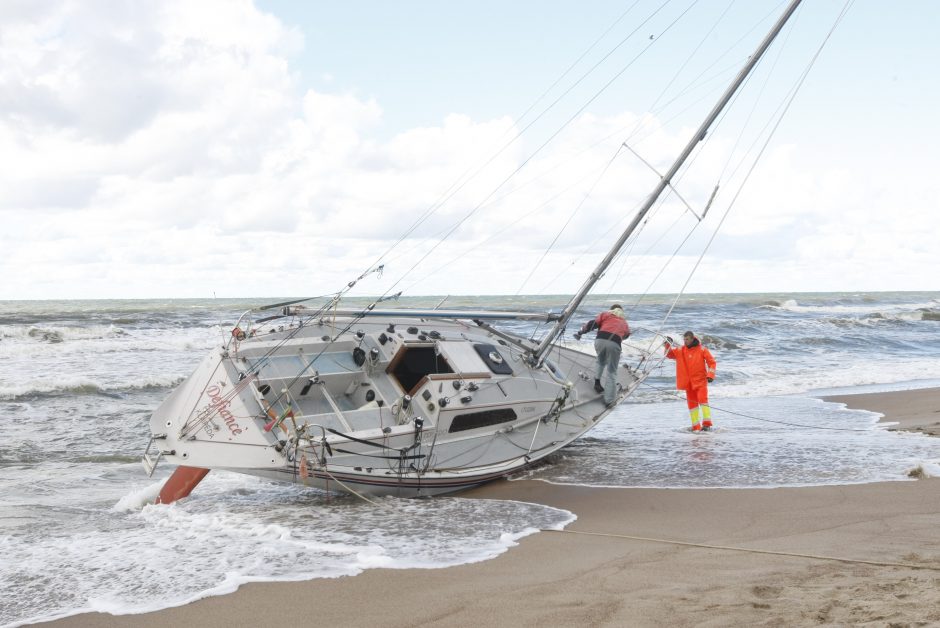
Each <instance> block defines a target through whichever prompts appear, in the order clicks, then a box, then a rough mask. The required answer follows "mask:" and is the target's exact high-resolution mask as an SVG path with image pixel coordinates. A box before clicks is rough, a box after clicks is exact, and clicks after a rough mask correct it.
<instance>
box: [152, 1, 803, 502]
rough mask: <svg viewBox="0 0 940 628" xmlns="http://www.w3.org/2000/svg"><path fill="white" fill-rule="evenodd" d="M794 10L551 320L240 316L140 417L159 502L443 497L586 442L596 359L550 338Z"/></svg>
mask: <svg viewBox="0 0 940 628" xmlns="http://www.w3.org/2000/svg"><path fill="white" fill-rule="evenodd" d="M799 3H800V0H794V1H792V2H791V3H790V4H789V5H788V7H787V8H786V9H785V11H784V12H783V14H782V15H781V16H780V17H779V18H778V20H777V21H776V23H775V24H774V25H773V27H772V29H771V30H770V32H769V33H767V35H766V36H765V37H764V39H763V40H762V41H761V42H760V45H759V46H758V47H757V49H756V51H755V52H754V53H753V54H752V55H751V56H750V57H749V59H748V60H747V62H746V63H745V64H744V66H743V67H742V68H741V70H740V71H739V72H738V74H737V75H736V77H735V78H734V80H733V81H732V83H731V84H730V85H729V86H728V87H727V89H726V90H725V91H724V93H723V94H722V96H721V97H720V98H719V99H718V102H717V103H716V104H715V105H714V107H713V108H712V109H711V111H710V112H709V113H708V115H707V116H706V118H705V120H704V121H703V122H702V123H701V125H700V127H699V128H698V130H697V131H696V132H695V133H694V134H693V136H692V138H691V140H690V141H689V142H688V144H687V145H686V146H685V148H684V149H683V150H682V152H681V153H680V154H679V155H678V156H677V157H676V159H675V161H674V162H673V164H672V166H671V167H670V168H669V169H668V170H667V171H666V172H665V173H664V174H662V175H661V178H660V180H659V182H658V183H657V184H656V185H655V187H654V188H653V190H652V191H651V192H650V193H649V195H648V196H647V198H646V200H645V201H644V202H643V204H642V205H641V207H640V209H639V210H638V211H637V213H636V215H635V216H634V217H633V219H632V220H631V221H630V223H629V225H627V227H626V229H625V230H624V231H623V233H622V234H621V236H620V237H619V238H618V240H617V241H616V243H615V244H614V245H613V247H611V249H610V250H609V252H608V253H607V254H606V255H605V256H604V258H603V259H602V260H601V261H600V263H599V264H598V265H597V267H596V268H595V269H594V271H593V272H592V273H591V274H590V275H589V276H588V277H587V278H586V279H585V280H584V282H583V284H582V285H581V287H580V289H579V290H578V291H577V293H575V294H574V295H573V296H572V297H571V298H570V300H569V301H568V303H567V304H566V305H565V307H564V308H563V309H562V310H561V311H560V312H558V313H547V314H542V313H531V312H498V311H489V310H485V309H476V310H474V309H466V310H454V309H438V308H433V309H423V310H421V309H387V308H384V307H382V306H381V305H382V304H381V300H376V301H374V302H373V303H371V304H369V305H368V306H366V307H362V308H349V307H344V306H343V303H342V302H341V296H342V294H343V293H339V294H337V295H336V296H335V297H334V298H333V299H331V300H330V301H329V302H327V303H326V304H325V305H322V306H321V307H318V308H315V307H309V306H306V305H303V304H302V303H296V302H295V303H285V304H276V305H277V310H276V311H277V314H276V315H275V316H274V317H263V318H261V319H258V320H255V319H254V315H255V314H257V313H258V312H253V311H250V312H246V313H245V314H244V315H243V316H242V318H241V319H239V321H238V322H237V323H236V324H235V325H234V327H233V328H232V329H231V330H230V334H227V339H226V341H225V342H224V344H222V345H220V346H218V347H216V348H214V349H213V350H212V351H211V352H210V353H209V355H207V356H206V357H205V358H204V359H203V360H202V362H201V363H200V364H199V366H198V367H197V368H196V370H195V372H193V373H192V375H190V376H189V377H188V378H187V379H186V380H185V381H183V382H182V383H181V384H180V385H179V386H178V387H177V388H176V389H175V390H174V391H173V392H172V393H171V394H170V395H169V397H168V398H167V399H166V400H164V401H163V402H162V403H161V404H160V406H159V407H158V408H157V409H156V411H155V412H154V413H153V415H152V417H151V419H150V429H151V438H150V442H149V443H148V446H147V449H146V451H145V453H144V457H143V464H144V466H145V468H146V470H147V472H148V473H149V474H151V475H152V474H153V472H154V469H155V468H156V466H157V465H158V464H159V463H169V464H174V465H177V468H176V470H175V471H174V472H173V473H172V474H171V476H170V477H169V479H168V480H167V481H166V483H165V484H164V486H163V488H162V490H161V492H160V496H159V498H158V502H161V503H170V502H172V501H175V500H177V499H180V498H182V497H185V496H186V495H188V494H189V493H190V491H191V490H193V488H194V487H195V486H196V485H197V484H198V483H199V482H200V481H201V480H202V478H203V477H205V475H206V474H207V473H208V472H209V471H210V470H225V471H233V472H238V473H245V474H250V475H255V476H260V477H262V478H268V479H271V480H278V481H284V482H295V483H302V484H305V485H309V486H314V487H318V488H321V489H326V490H339V491H348V492H352V493H358V494H371V495H396V496H402V497H415V496H430V495H437V494H442V493H449V492H453V491H457V490H461V489H466V488H469V487H473V486H477V485H480V484H482V483H485V482H489V481H491V480H495V479H497V478H503V477H506V476H508V475H510V474H513V473H517V472H519V471H521V470H523V469H526V468H528V467H530V466H532V465H535V464H537V463H538V462H539V461H541V460H543V459H544V458H545V457H546V456H549V455H551V454H553V453H554V452H557V451H558V450H560V449H562V448H563V447H565V446H567V445H569V444H570V443H571V442H572V441H574V440H576V439H578V438H579V437H581V436H582V435H584V434H585V433H586V432H588V431H589V430H591V429H592V428H593V427H594V426H596V425H597V424H598V423H599V422H600V421H601V420H603V419H604V418H605V417H606V416H608V415H609V414H610V412H611V411H612V410H613V406H612V405H608V404H607V403H605V401H604V398H603V396H602V395H601V394H599V393H598V392H596V391H595V389H594V386H593V378H594V368H595V357H594V356H593V355H590V354H588V353H584V352H582V351H580V350H578V349H577V348H574V347H571V346H567V345H566V344H564V343H562V342H560V340H559V338H560V337H561V336H562V334H563V332H564V330H565V329H566V326H567V325H568V324H569V322H570V321H571V319H572V317H573V316H574V314H575V313H576V311H577V310H578V307H579V306H580V305H581V304H582V302H583V301H584V299H585V297H586V296H587V295H588V294H589V292H590V291H591V289H592V288H593V287H594V285H595V284H596V283H597V282H598V281H599V280H600V279H601V277H603V276H604V273H605V272H606V271H607V269H608V267H609V266H610V265H611V263H612V262H613V260H614V259H615V257H616V256H617V254H618V253H619V252H620V251H621V249H622V248H623V246H624V244H625V243H626V242H627V240H628V239H629V238H630V237H631V235H632V234H633V233H634V232H635V230H636V229H637V227H638V226H639V225H640V224H641V222H642V221H643V219H644V218H645V216H646V215H647V213H648V212H649V211H650V209H651V208H652V207H653V206H654V205H655V204H656V202H657V201H658V200H659V198H660V196H661V195H662V194H663V193H664V192H665V191H666V190H667V189H668V188H669V187H670V186H671V184H672V180H673V177H675V176H676V174H677V172H678V171H679V169H680V168H681V167H682V165H683V164H684V163H685V162H686V160H687V159H688V158H689V156H690V155H691V154H692V152H693V150H694V149H695V148H696V146H697V145H698V144H699V143H700V142H701V141H702V140H703V139H704V138H705V137H706V134H707V133H708V131H709V129H710V128H711V126H712V125H713V124H714V123H715V121H716V119H717V118H718V116H719V115H720V114H721V112H722V111H723V110H724V109H725V107H726V106H727V105H728V103H729V101H730V100H731V99H732V97H733V96H734V95H735V93H736V92H737V91H738V90H739V89H740V87H741V86H742V84H743V83H744V82H745V79H746V78H747V77H748V75H749V74H750V73H751V71H752V70H753V68H754V67H755V66H756V65H757V63H758V61H759V60H760V59H761V57H762V56H763V55H764V53H765V52H766V51H767V49H768V47H769V46H770V45H771V43H772V42H773V41H774V39H775V38H776V37H777V35H778V34H779V33H780V31H781V29H782V28H783V27H784V25H785V24H786V22H787V21H788V20H789V19H790V17H791V16H792V15H793V12H794V11H795V10H796V8H797V6H798V5H799ZM379 270H381V268H380V267H379V268H372V269H369V271H367V273H364V275H363V276H365V274H368V273H370V272H375V271H379ZM361 278H362V277H360V279H361ZM352 283H355V282H352ZM352 283H351V284H350V286H351V285H352ZM272 321H277V322H276V324H275V323H272ZM511 321H535V322H538V323H540V324H541V325H545V326H546V329H547V331H546V332H545V333H544V335H543V336H542V337H541V338H538V339H531V338H528V337H525V336H523V335H520V334H518V333H513V332H511V331H508V330H506V329H501V328H500V325H501V324H504V323H506V322H511ZM660 345H661V342H652V343H650V348H649V349H647V350H643V349H636V348H635V347H634V348H633V349H632V351H626V352H625V354H624V355H625V359H624V360H623V362H622V364H621V365H620V368H619V369H618V370H617V375H616V388H617V390H616V395H615V398H616V403H620V402H622V401H623V400H624V399H626V398H628V397H629V396H630V395H631V394H633V393H634V391H635V390H636V389H637V387H638V386H639V385H640V384H641V383H642V382H643V381H644V380H645V379H646V377H647V376H648V375H649V374H650V372H651V371H652V370H653V369H654V368H656V367H657V366H658V365H659V364H660V363H661V361H662V351H661V348H660ZM614 405H616V404H614Z"/></svg>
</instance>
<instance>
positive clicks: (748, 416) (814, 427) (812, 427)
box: [642, 382, 873, 432]
mask: <svg viewBox="0 0 940 628" xmlns="http://www.w3.org/2000/svg"><path fill="white" fill-rule="evenodd" d="M642 385H643V386H646V387H647V388H651V389H653V390H658V391H660V392H664V393H666V394H667V395H672V396H673V397H675V398H676V399H682V398H683V397H682V395H680V394H679V392H678V391H675V390H672V389H671V388H660V387H659V386H653V385H652V384H647V383H646V382H643V384H642ZM708 405H709V406H710V407H711V409H712V410H718V411H719V412H725V413H727V414H733V415H734V416H739V417H744V418H746V419H754V420H755V421H763V422H764V423H776V424H777V425H786V426H788V427H804V428H806V429H809V430H828V431H830V432H871V431H873V430H872V429H871V428H857V427H830V426H827V425H805V424H803V423H787V422H786V421H774V420H773V419H762V418H761V417H759V416H754V415H753V414H744V413H743V412H735V411H734V410H728V409H727V408H719V407H718V406H716V405H715V404H713V403H710V404H708Z"/></svg>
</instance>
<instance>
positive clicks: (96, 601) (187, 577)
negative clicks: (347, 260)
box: [0, 471, 574, 624]
mask: <svg viewBox="0 0 940 628" xmlns="http://www.w3.org/2000/svg"><path fill="white" fill-rule="evenodd" d="M155 490H157V491H158V490H159V483H156V484H151V485H147V486H145V487H143V488H138V489H135V490H133V491H132V492H130V493H128V494H127V495H125V496H123V497H122V498H121V499H120V500H118V502H117V503H116V504H114V505H113V506H112V507H110V508H109V509H107V510H106V511H105V513H98V514H104V515H105V516H103V517H98V518H96V519H95V520H94V523H92V524H89V525H86V526H82V525H78V526H73V527H69V528H63V529H58V530H53V531H51V532H50V531H49V530H43V531H39V530H36V531H34V532H28V533H27V534H25V535H24V536H18V537H16V538H14V537H5V538H3V539H0V549H2V550H3V555H4V560H3V562H0V596H2V597H3V599H7V600H19V601H21V602H22V606H21V607H19V608H10V607H5V608H3V609H2V610H0V624H10V622H12V623H13V624H15V623H17V622H25V621H29V622H32V621H38V620H43V619H52V618H57V617H63V616H67V615H72V614H77V613H81V612H88V611H102V612H107V613H112V614H129V613H142V612H148V611H152V610H157V609H160V608H167V607H170V606H178V605H182V604H186V603H189V602H192V601H194V600H196V599H200V598H202V597H206V596H210V595H218V594H222V593H228V592H231V591H234V590H235V589H237V588H238V586H240V585H241V584H243V583H246V582H258V581H287V580H307V579H312V578H330V577H338V576H346V575H354V574H357V573H360V572H361V571H363V570H366V569H372V568H376V567H383V568H392V569H405V568H441V567H449V566H453V565H458V564H465V563H471V562H478V561H482V560H487V559H490V558H493V557H495V556H497V555H499V554H501V553H502V552H505V551H506V550H507V549H508V548H509V547H512V546H513V545H515V544H516V543H517V541H518V540H519V539H520V538H522V537H524V536H526V535H529V534H533V533H535V532H537V531H538V530H539V529H541V528H556V529H557V528H561V527H564V526H565V525H567V524H568V523H570V522H571V521H573V520H574V515H572V514H571V513H570V512H567V511H564V510H559V509H555V508H550V507H547V506H542V505H537V504H528V503H524V502H512V501H502V500H476V499H461V498H454V497H443V498H435V499H428V500H399V499H394V498H385V499H382V500H380V504H381V507H376V506H373V505H371V504H367V503H365V502H362V501H360V500H358V499H355V498H353V497H345V496H343V497H336V496H333V497H330V498H329V499H328V498H327V496H326V495H325V494H324V493H322V492H319V491H315V490H311V489H303V488H300V487H295V486H291V485H281V484H273V483H269V482H264V481H261V480H257V479H255V478H251V477H247V476H240V475H235V474H228V473H224V472H217V471H214V472H213V473H212V474H210V475H209V476H208V477H207V478H206V480H205V481H203V483H202V484H200V487H199V491H197V492H196V493H194V494H193V496H192V497H190V498H188V499H186V500H183V501H181V502H178V503H176V504H172V505H169V506H165V505H160V506H154V505H142V504H147V503H148V502H149V501H150V499H151V496H152V495H154V493H155ZM27 600H28V604H27V603H26V601H27Z"/></svg>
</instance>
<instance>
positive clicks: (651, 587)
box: [54, 389, 940, 628]
mask: <svg viewBox="0 0 940 628" xmlns="http://www.w3.org/2000/svg"><path fill="white" fill-rule="evenodd" d="M831 400H833V401H839V402H842V403H847V404H848V405H849V406H850V407H862V408H865V409H870V410H874V411H877V412H883V413H884V414H886V415H887V416H886V420H888V421H898V422H899V423H900V422H902V421H903V422H904V423H903V424H904V426H905V427H907V428H908V429H916V428H918V427H921V428H924V430H923V431H929V430H932V429H933V428H934V427H940V426H935V425H933V422H935V421H938V420H940V418H938V417H940V413H938V412H937V410H940V391H938V390H937V389H933V390H921V391H908V392H903V393H883V394H881V393H879V394H871V395H852V396H843V397H839V398H833V399H831ZM464 495H465V496H467V497H474V498H485V499H514V500H521V501H528V502H537V503H542V504H547V505H550V506H555V507H558V508H564V509H566V510H570V511H572V512H574V513H576V514H577V515H578V520H577V521H575V522H574V523H573V524H571V525H570V526H569V527H568V528H567V531H566V532H543V533H540V534H535V535H533V536H530V537H527V538H525V539H523V540H522V541H520V543H519V545H518V546H517V547H514V548H512V549H510V550H509V551H507V552H506V553H504V554H502V555H501V556H499V557H497V558H495V559H493V560H489V561H485V562H481V563H475V564H471V565H462V566H459V567H450V568H446V569H434V570H412V569H409V570H389V569H374V570H369V571H366V572H364V573H362V574H360V575H358V576H354V577H345V578H337V579H332V580H325V579H321V580H311V581H306V582H296V583H271V584H267V583H265V584H250V585H246V586H243V587H241V588H240V589H239V590H238V591H237V592H235V593H233V594H231V595H225V596H220V597H212V598H207V599H204V600H200V601H198V602H195V603H193V604H189V605H187V606H184V607H179V608H174V609H167V610H163V611H159V612H156V613H148V614H144V615H124V616H116V617H115V616H110V615H102V614H95V613H92V614H86V615H79V616H75V617H71V618H67V619H65V620H61V621H59V622H54V623H55V624H56V625H60V626H178V625H197V626H225V627H227V628H232V627H236V626H267V625H274V624H287V625H314V624H316V625H328V626H383V627H399V626H401V627H404V626H442V627H443V626H473V627H474V628H481V627H486V626H627V625H629V626H654V625H662V624H666V623H668V624H671V625H673V626H692V625H695V626H727V625H768V626H792V625H818V624H837V625H845V624H866V623H868V624H871V625H879V626H887V625H899V626H903V625H908V624H912V625H915V624H918V623H920V622H926V623H937V624H940V525H938V522H940V479H926V480H917V481H910V482H887V483H877V484H865V485H853V486H829V487H813V488H783V489H741V490H738V489H734V490H729V489H704V490H688V489H674V490H673V489H595V488H584V487H568V486H557V485H551V484H547V483H544V482H538V481H518V482H507V481H502V482H497V483H493V484H490V485H488V486H486V487H483V488H481V489H477V490H474V491H470V492H467V493H464ZM581 533H591V534H581ZM593 534H607V535H626V536H634V537H646V538H647V539H659V540H636V539H628V538H621V537H612V536H594V535H593ZM661 541H681V542H685V543H701V544H708V545H722V546H729V547H734V548H740V550H750V549H759V550H770V551H778V552H787V553H799V554H809V555H816V556H829V557H840V558H846V559H854V560H861V561H874V562H881V563H904V564H907V565H910V566H907V567H898V566H888V565H872V564H863V563H852V562H838V561H833V560H822V559H817V558H808V557H797V556H781V555H768V554H760V553H752V552H749V551H739V550H732V549H714V548H704V547H694V546H688V545H676V544H670V543H666V542H661ZM915 567H920V568H915Z"/></svg>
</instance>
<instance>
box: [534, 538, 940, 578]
mask: <svg viewBox="0 0 940 628" xmlns="http://www.w3.org/2000/svg"><path fill="white" fill-rule="evenodd" d="M541 532H557V533H559V534H580V535H583V536H601V537H608V538H614V539H628V540H630V541H647V542H649V543H665V544H667V545H682V546H684V547H699V548H704V549H715V550H724V551H729V552H745V553H748V554H771V555H773V556H789V557H793V558H810V559H812V560H829V561H835V562H840V563H851V564H858V565H873V566H875V567H900V568H903V569H925V570H928V571H940V565H915V564H913V563H893V562H888V561H878V560H863V559H860V558H843V557H840V556H823V555H819V554H801V553H799V552H780V551H776V550H765V549H757V548H751V547H735V546H733V545H709V544H707V543H690V542H688V541H676V540H673V539H656V538H652V537H647V536H630V535H628V534H610V533H607V532H583V531H581V530H554V529H552V528H542V529H541Z"/></svg>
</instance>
